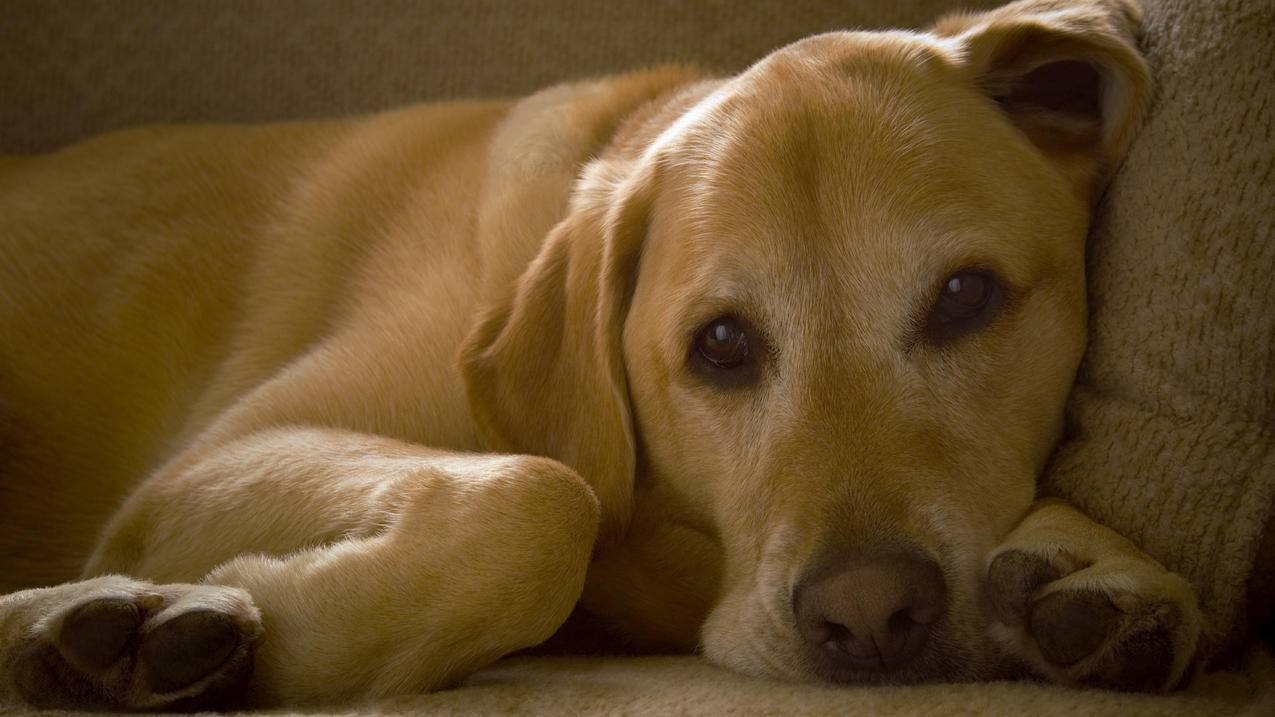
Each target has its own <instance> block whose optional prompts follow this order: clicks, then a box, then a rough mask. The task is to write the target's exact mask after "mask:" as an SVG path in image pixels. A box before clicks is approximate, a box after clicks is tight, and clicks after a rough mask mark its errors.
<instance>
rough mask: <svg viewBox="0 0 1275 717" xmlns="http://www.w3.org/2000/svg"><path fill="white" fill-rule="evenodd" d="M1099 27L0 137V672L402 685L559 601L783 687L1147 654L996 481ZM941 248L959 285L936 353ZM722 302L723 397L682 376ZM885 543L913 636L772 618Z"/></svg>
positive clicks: (1175, 648) (25, 677)
mask: <svg viewBox="0 0 1275 717" xmlns="http://www.w3.org/2000/svg"><path fill="white" fill-rule="evenodd" d="M1137 19H1138V12H1137V10H1136V8H1135V7H1134V6H1132V5H1131V4H1129V3H1127V2H1117V1H1115V0H1112V1H1111V2H1100V1H1097V0H1093V1H1089V2H1074V3H1072V2H1061V1H1053V2H1051V1H1049V0H1040V1H1035V2H1032V1H1028V2H1022V3H1016V4H1014V5H1010V6H1007V7H1005V8H1002V9H1001V10H999V11H995V12H992V13H988V14H982V15H967V16H956V17H952V18H948V19H946V20H944V21H942V22H940V23H939V24H938V25H937V26H936V27H935V28H934V29H933V30H931V31H930V32H927V33H912V32H888V33H857V32H856V33H833V34H828V35H822V36H817V37H813V38H809V39H807V40H804V41H801V42H798V43H796V44H793V45H791V46H788V47H785V48H782V49H780V50H778V51H776V52H775V53H773V54H771V55H770V56H768V57H767V58H765V59H763V60H762V61H761V62H759V63H758V64H756V65H755V66H753V67H752V68H750V69H749V70H747V71H746V72H744V73H743V74H741V75H739V76H737V77H733V78H729V79H725V80H722V79H711V78H707V77H704V76H702V75H700V74H698V73H697V72H695V71H692V70H686V69H679V68H670V69H662V70H655V71H651V72H643V73H637V74H631V75H625V76H621V77H615V78H608V79H604V80H599V81H594V82H585V83H579V84H570V85H563V86H559V87H555V88H552V89H549V90H546V91H544V92H541V93H539V94H537V95H534V96H532V97H530V98H528V99H526V100H523V101H521V102H517V103H510V102H467V103H452V104H441V105H425V106H419V107H413V108H409V109H406V110H402V111H398V112H392V113H388V114H383V115H379V116H374V117H369V118H365V119H358V120H350V121H341V122H327V123H311V124H287V125H275V126H265V127H180V128H176V127H168V128H148V129H140V130H133V131H128V132H122V133H117V134H113V135H109V136H106V137H102V138H99V139H96V140H93V141H90V142H86V143H83V144H80V145H77V146H74V147H71V148H69V149H66V150H63V151H61V152H59V153H57V154H54V155H51V156H47V157H40V158H9V159H4V160H3V161H2V162H0V258H2V261H0V398H2V399H3V403H0V441H3V443H0V525H3V529H2V530H0V561H3V562H2V563H0V571H2V572H0V588H3V590H4V591H5V592H8V591H13V590H21V591H20V592H15V593H13V594H11V595H8V596H6V597H3V598H0V699H3V700H6V701H10V702H21V701H23V700H26V701H28V702H31V703H34V704H38V705H46V706H64V707H103V706H105V707H125V708H143V707H155V706H168V707H192V706H202V705H210V704H221V703H224V701H226V700H233V699H239V698H240V697H242V698H243V699H244V700H246V701H247V702H248V703H250V704H278V703H302V702H315V701H332V700H340V699H347V698H352V697H356V696H362V695H383V694H392V693H400V692H405V691H414V690H426V689H433V688H437V687H440V686H444V685H448V684H453V683H455V682H456V681H457V680H459V679H461V678H462V677H464V676H465V675H466V674H468V673H469V672H471V671H473V670H475V669H477V668H479V667H481V666H482V665H484V664H486V663H489V662H490V661H492V660H494V659H496V658H498V657H499V656H501V655H503V654H506V653H509V652H511V651H514V650H518V649H521V648H525V647H528V646H531V645H536V644H537V643H540V642H542V641H544V640H546V639H547V638H549V637H550V636H551V635H554V634H555V632H558V631H559V629H560V628H561V627H562V626H563V624H564V622H567V621H568V617H569V616H571V615H572V614H573V613H574V618H573V619H572V620H570V624H571V625H572V626H573V627H572V629H573V630H574V631H575V632H577V633H581V632H583V633H585V634H587V635H589V636H591V637H592V638H594V640H595V643H602V644H603V646H605V647H613V648H622V649H656V648H663V649H682V650H691V649H695V648H696V647H697V646H699V647H702V649H703V650H704V652H705V653H706V654H707V656H708V657H709V658H710V659H713V660H716V661H718V662H720V663H723V664H726V665H729V666H732V667H735V668H738V669H741V670H745V671H749V672H754V673H760V674H771V675H780V676H785V677H789V678H794V679H813V678H820V677H822V678H829V679H834V680H843V681H917V680H936V679H975V678H980V677H987V676H992V675H996V674H1004V672H1003V669H1004V664H1005V662H1006V659H1008V662H1009V663H1011V664H1017V665H1021V666H1025V667H1027V668H1028V669H1030V670H1031V671H1033V672H1035V673H1037V674H1039V675H1043V676H1045V677H1048V678H1051V679H1054V680H1057V681H1060V682H1065V683H1085V684H1089V683H1094V684H1107V685H1112V686H1117V687H1126V688H1139V689H1163V688H1166V687H1170V686H1172V685H1174V684H1177V683H1179V681H1180V680H1181V679H1182V678H1183V677H1184V675H1185V674H1186V673H1187V672H1188V663H1189V660H1190V658H1191V656H1192V654H1193V653H1194V651H1195V648H1196V643H1197V638H1198V636H1199V634H1200V631H1201V621H1200V617H1199V615H1198V612H1197V609H1196V606H1195V598H1194V594H1193V592H1192V590H1191V588H1190V586H1189V585H1188V584H1187V583H1186V582H1185V581H1184V580H1183V579H1181V578H1180V577H1178V576H1176V575H1174V574H1172V573H1169V572H1167V571H1165V570H1164V569H1163V568H1162V567H1160V566H1159V565H1158V564H1157V563H1155V562H1154V561H1153V560H1152V559H1151V558H1150V557H1148V556H1146V555H1145V554H1143V553H1141V552H1140V551H1138V550H1137V549H1136V548H1134V547H1133V546H1132V545H1131V544H1129V543H1128V542H1127V541H1126V540H1124V539H1123V538H1121V537H1120V536H1117V535H1115V534H1114V533H1112V532H1111V531H1109V530H1107V529H1106V528H1103V527H1101V526H1098V525H1095V524H1093V523H1092V522H1090V521H1089V520H1088V519H1087V518H1085V517H1084V516H1082V515H1080V514H1079V513H1077V512H1076V511H1075V510H1074V509H1072V508H1070V507H1068V506H1067V505H1065V504H1061V503H1052V502H1044V503H1040V504H1037V505H1036V506H1035V507H1034V508H1033V507H1032V502H1033V498H1034V492H1035V491H1034V480H1035V477H1036V476H1037V474H1038V473H1039V472H1040V471H1041V470H1042V468H1043V466H1044V465H1045V462H1046V460H1047V458H1048V456H1049V453H1050V451H1051V449H1052V447H1053V445H1054V443H1055V441H1056V440H1057V439H1058V437H1059V435H1060V432H1061V423H1062V408H1063V404H1064V400H1065V397H1066V395H1067V392H1068V389H1069V386H1070V383H1071V380H1072V378H1073V375H1074V372H1075V370H1076V366H1077V364H1078V362H1079V360H1080V357H1081V354H1082V351H1083V347H1084V343H1085V288H1084V277H1083V254H1084V249H1083V243H1084V238H1085V234H1086V231H1087V226H1088V220H1089V212H1090V207H1091V204H1092V202H1093V200H1094V197H1095V194H1096V193H1097V192H1098V190H1099V188H1100V185H1101V182H1102V177H1103V176H1104V175H1105V173H1106V172H1108V171H1109V170H1110V168H1111V167H1112V166H1113V165H1114V164H1115V163H1116V162H1117V161H1118V160H1119V157H1120V156H1121V153H1122V151H1123V149H1124V147H1125V146H1126V145H1127V143H1128V141H1129V139H1130V137H1131V134H1132V132H1133V131H1134V128H1135V125H1136V123H1137V120H1138V117H1139V115H1140V113H1141V111H1142V110H1143V108H1144V107H1145V106H1146V103H1147V99H1148V95H1149V91H1150V90H1149V79H1148V76H1147V71H1146V69H1145V66H1144V64H1143V62H1142V60H1141V59H1140V57H1139V56H1138V54H1137V51H1136V49H1135V47H1134V44H1133V43H1134V40H1133V37H1134V32H1135V30H1136V27H1137ZM967 267H975V268H978V269H980V270H984V271H987V272H991V273H993V274H995V276H997V277H999V280H1000V281H1001V282H1002V283H1003V291H1004V295H1003V302H1002V305H1000V306H999V307H998V308H997V309H996V311H995V312H994V315H993V316H991V318H990V320H989V322H988V323H987V324H986V325H985V326H982V327H981V328H978V329H977V330H974V331H971V332H969V333H967V334H965V335H962V336H960V337H958V338H956V339H954V340H943V341H940V340H937V339H935V338H934V337H933V336H931V335H930V333H929V332H928V329H927V323H926V322H927V317H928V316H930V314H931V312H932V311H933V309H932V307H933V306H934V305H935V302H936V299H937V297H938V295H939V292H940V290H941V288H942V287H943V286H944V284H945V282H946V280H947V278H948V277H950V276H952V275H954V274H955V273H957V272H958V271H960V270H962V269H963V268H967ZM723 315H729V316H734V317H737V318H739V319H741V320H742V321H744V322H746V323H747V324H748V325H749V326H750V327H751V331H752V332H753V333H752V334H751V338H752V340H753V342H754V343H753V346H754V349H755V353H754V364H753V365H752V366H751V368H750V369H749V370H750V371H752V372H753V374H752V375H751V376H750V377H749V379H748V380H747V381H745V382H743V383H731V384H730V385H727V383H723V382H722V381H721V380H719V379H720V377H719V376H716V375H715V374H713V370H712V369H711V368H710V369H704V368H703V367H702V366H701V367H697V366H696V364H695V360H696V358H695V348H694V346H695V341H696V337H697V336H698V335H699V334H700V332H701V331H702V330H703V329H704V327H705V326H706V325H708V324H709V323H710V322H711V321H712V320H714V319H715V318H716V317H719V316H723ZM763 348H764V350H763ZM899 551H903V552H899ZM903 554H907V555H912V556H920V557H915V558H914V560H915V561H922V562H926V563H927V564H928V563H933V564H936V565H938V566H939V569H940V570H941V577H940V579H939V583H940V584H941V585H942V586H943V591H945V592H943V593H942V594H943V595H944V597H943V598H942V599H939V598H936V599H938V600H939V602H938V603H937V604H939V605H940V606H941V608H942V609H941V611H940V613H939V614H938V616H937V617H936V618H935V619H934V620H933V623H932V624H930V625H929V628H928V629H929V640H928V642H927V643H925V646H924V648H923V649H922V650H921V651H920V653H919V654H918V655H917V656H916V657H915V659H912V660H910V661H908V662H907V663H906V664H903V665H900V666H897V667H895V668H894V669H881V670H869V669H857V668H854V669H848V668H846V667H845V665H844V664H841V663H838V662H836V660H832V661H831V662H830V661H829V660H828V659H827V655H826V654H824V653H823V652H821V650H822V647H821V646H820V645H818V644H813V645H812V644H808V643H809V639H807V638H803V634H804V633H803V632H802V629H803V628H802V626H801V625H799V623H800V621H801V620H800V618H798V617H796V616H795V614H796V613H800V612H801V611H800V609H797V608H794V604H795V603H796V602H799V600H798V598H799V597H800V593H801V592H802V591H803V590H806V589H808V588H810V586H811V585H818V584H821V583H820V581H824V583H826V582H827V580H832V579H834V578H826V579H825V577H826V576H827V575H829V574H831V575H834V576H841V577H836V578H835V579H843V578H844V579H845V580H847V581H848V582H846V584H845V585H846V589H845V591H844V592H845V595H844V596H835V595H834V597H833V598H831V599H832V600H833V602H835V603H838V604H840V602H847V604H849V605H850V606H851V608H854V606H855V605H857V604H858V603H856V602H855V601H856V600H860V599H864V600H867V599H877V598H860V597H859V596H858V594H859V593H862V594H864V595H871V594H875V593H873V591H877V592H881V591H886V592H888V591H889V590H895V589H896V588H897V590H901V591H903V592H904V593H908V591H914V590H915V587H914V586H913V585H912V583H911V582H910V581H911V578H910V577H909V576H908V575H905V574H903V573H900V572H899V569H896V567H895V563H894V562H892V560H890V559H878V558H874V557H872V556H874V555H886V556H894V555H903ZM865 556H866V557H865ZM86 559H87V563H86V562H85V561H86ZM910 559H913V558H910ZM904 562H906V561H904ZM861 564H867V565H869V566H871V568H872V570H874V571H876V572H873V573H864V572H862V571H861V570H860V568H859V567H855V566H860V565H861ZM856 570H859V571H860V572H855V571H856ZM869 574H871V575H875V576H876V578H873V579H872V580H870V581H868V582H870V584H867V583H863V582H862V579H864V576H865V575H869ZM847 575H848V576H851V577H856V579H860V583H855V581H854V580H850V579H849V578H847V577H845V576H847ZM77 578H78V579H80V581H79V582H65V581H74V580H76V579H77ZM59 583H62V584H59ZM49 585H56V587H41V586H49ZM27 588H31V589H27ZM856 591H858V592H856ZM908 594H911V593H908ZM881 599H883V600H888V599H894V598H893V597H889V596H887V597H885V598H881ZM909 599H910V598H909ZM839 601H840V602H839ZM829 609H840V608H835V607H834V608H829ZM832 622H835V621H834V620H832V619H831V618H829V620H828V624H831V623H832ZM262 634H264V639H261V640H258V639H257V637H258V635H262ZM819 639H822V638H819ZM816 642H818V640H816ZM192 655H193V656H192ZM882 660H883V665H882V666H883V667H884V666H885V665H884V662H885V658H882ZM254 661H255V671H253V673H252V677H251V680H250V681H248V682H247V690H246V692H245V693H244V694H243V695H239V692H238V690H239V688H240V687H242V686H243V684H244V683H245V680H246V679H247V678H246V675H247V674H248V672H249V666H250V665H251V664H252V663H253V662H254Z"/></svg>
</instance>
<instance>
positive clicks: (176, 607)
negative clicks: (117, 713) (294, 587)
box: [12, 580, 262, 711]
mask: <svg viewBox="0 0 1275 717" xmlns="http://www.w3.org/2000/svg"><path fill="white" fill-rule="evenodd" d="M88 590H89V591H90V592H89V594H87V595H71V596H70V598H69V599H64V598H61V597H60V596H58V597H57V598H55V599H57V600H58V603H57V604H56V606H55V607H54V608H53V609H52V610H50V611H49V612H48V617H47V618H46V619H43V620H42V621H41V622H39V623H37V624H35V625H33V626H32V627H31V630H30V632H29V633H28V634H27V635H26V637H25V638H24V641H23V643H22V644H21V645H19V646H17V647H16V655H15V660H14V662H13V663H12V670H13V672H12V679H13V684H14V685H15V686H16V687H17V691H18V694H19V695H21V696H22V698H23V699H25V700H26V701H27V702H28V703H29V704H30V705H32V706H34V707H42V708H51V709H72V710H84V709H93V710H154V709H166V710H181V711H186V710H196V709H213V708H217V707H222V706H225V705H227V704H229V703H231V702H232V701H233V700H234V699H235V698H236V697H237V696H238V695H239V694H240V693H241V692H242V689H243V688H244V686H246V685H247V683H248V679H249V677H250V676H251V674H252V663H253V647H254V644H255V642H256V640H257V638H258V637H259V636H260V634H261V631H262V628H261V619H260V615H259V613H258V612H257V609H256V608H255V607H254V606H253V605H252V600H251V598H250V597H249V596H248V594H247V593H245V592H244V591H242V590H239V589H237V588H230V587H222V586H215V585H160V586H152V585H149V584H147V583H142V582H140V581H126V580H113V581H112V582H110V583H107V584H105V585H103V584H102V582H101V581H99V583H98V584H97V585H92V586H90V587H89V588H88Z"/></svg>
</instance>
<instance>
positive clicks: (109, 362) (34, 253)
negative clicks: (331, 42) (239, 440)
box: [0, 103, 506, 591]
mask: <svg viewBox="0 0 1275 717" xmlns="http://www.w3.org/2000/svg"><path fill="white" fill-rule="evenodd" d="M505 107H506V105H505V104H504V103H469V104H455V105H438V106H421V107H416V108H412V109H408V110H404V111H401V112H396V113H391V114H387V115H381V116H377V117H374V118H369V119H367V120H363V121H353V122H328V123H314V124H294V125H274V126H265V127H186V128H179V127H160V128H146V129H141V130H132V131H126V132H121V133H116V134H113V135H108V136H105V137H102V138H99V139H95V140H92V141H89V142H86V143H83V144H80V145H76V146H73V147H71V148H68V149H66V150H63V151H61V152H58V153H56V154H53V155H49V156H46V157H33V158H4V159H3V160H2V161H0V413H2V414H3V415H0V525H4V526H5V530H4V531H3V534H0V591H9V590H14V589H17V588H21V587H26V586H30V585H37V584H49V583H54V582H59V581H62V580H66V579H70V578H72V577H74V576H75V575H77V574H78V572H79V570H80V567H81V564H82V562H83V560H84V558H85V556H86V555H87V554H88V552H89V551H90V550H91V549H92V546H93V542H94V541H95V539H96V537H97V534H98V531H99V530H100V529H101V526H102V524H103V522H104V521H105V520H106V519H107V518H108V517H109V516H110V514H111V513H112V512H113V511H114V510H115V509H116V508H117V507H118V505H119V502H120V501H121V499H122V498H123V496H124V495H125V494H126V493H127V491H128V490H129V488H130V487H131V485H133V484H134V483H135V482H136V481H137V480H139V479H140V478H142V477H144V476H145V475H146V473H147V472H148V470H150V469H151V468H153V467H154V466H155V465H156V464H157V463H158V462H160V461H162V460H163V459H164V458H165V457H167V456H169V455H171V453H172V452H173V451H175V450H177V449H178V448H180V446H181V444H182V442H183V441H184V440H187V439H189V437H190V436H192V435H193V434H195V433H196V432H198V431H199V429H200V428H202V427H204V426H205V425H207V423H208V422H209V421H210V420H211V419H212V417H214V416H215V415H216V414H217V413H219V412H220V411H221V410H223V409H225V407H226V406H228V405H229V404H230V403H231V402H233V401H234V400H235V399H236V398H237V397H238V396H240V395H242V394H243V393H244V392H245V391H247V390H250V389H251V388H252V387H253V386H255V385H258V384H260V383H261V382H262V381H263V380H265V379H266V378H268V377H269V376H270V375H272V374H273V373H274V372H276V371H277V370H278V369H279V367H281V366H283V365H285V364H286V363H288V362H289V361H290V360H292V359H293V358H295V357H296V356H298V355H299V354H300V353H302V352H303V351H305V350H306V349H307V347H309V346H310V345H312V344H313V343H314V342H315V340H316V339H317V338H318V337H320V336H321V335H322V334H323V333H324V332H326V331H328V330H330V329H331V328H332V327H331V326H330V322H331V319H332V317H333V315H334V314H336V313H339V312H340V311H341V304H342V302H347V301H348V300H349V299H350V295H351V294H352V293H353V291H356V290H357V291H362V290H363V288H362V287H360V288H358V289H352V288H351V287H350V283H351V282H353V281H356V280H358V276H359V275H358V272H357V271H352V269H353V268H354V267H359V266H365V265H367V264H368V263H369V262H375V263H384V264H386V265H394V264H395V263H397V265H398V266H399V268H400V269H401V271H402V272H403V273H404V275H405V276H418V277H420V280H421V281H422V283H425V284H428V285H429V287H428V288H427V289H426V290H424V291H423V292H422V293H423V295H424V296H431V295H437V294H435V293H433V292H435V291H440V292H446V293H447V294H448V296H449V307H448V310H449V311H450V312H460V313H464V305H465V304H466V303H467V302H466V301H465V300H464V297H465V296H466V289H465V285H466V284H467V283H469V282H466V281H464V280H463V275H460V274H458V272H456V271H438V270H437V269H439V268H441V267H440V266H439V265H440V264H445V263H448V262H451V263H454V262H456V261H458V260H462V255H463V252H459V253H458V252H456V251H451V250H449V249H448V247H446V246H443V244H451V245H456V244H458V243H462V242H464V241H465V236H466V232H464V231H458V230H457V228H456V227H447V228H446V231H444V227H443V226H442V225H443V224H447V223H456V222H463V221H464V217H466V216H467V213H466V209H465V206H466V205H465V203H466V202H467V201H468V202H471V203H472V201H473V200H474V198H476V197H477V196H478V195H479V191H478V183H479V182H480V181H481V176H480V175H481V172H482V169H483V167H484V166H485V162H484V161H482V159H483V154H484V152H485V146H486V140H487V139H488V138H489V136H490V134H491V130H492V128H493V126H494V125H495V123H496V122H497V121H498V120H499V118H500V117H501V115H502V114H503V113H504V110H505ZM466 168H468V171H467V170H466ZM412 193H421V197H420V200H419V201H411V200H409V198H408V197H409V195H410V194H412ZM439 195H445V196H439ZM439 200H442V201H439ZM431 206H433V207H436V209H435V211H433V212H432V213H431V212H430V211H429V210H428V207H431ZM469 213H472V208H471V211H470V212H469ZM395 222H400V224H401V223H406V224H407V225H408V226H409V227H414V228H417V229H419V228H421V227H429V226H434V227H437V228H438V231H436V232H431V234H432V236H419V232H403V231H401V229H402V227H401V226H398V227H396V226H394V223H395ZM405 234H412V235H414V236H413V237H412V238H413V239H414V240H415V241H417V242H419V246H417V247H416V248H415V249H414V250H413V251H409V252H397V253H398V257H397V258H398V260H399V261H397V262H388V263H387V262H381V261H378V258H377V255H378V254H384V253H385V252H390V253H395V250H394V249H393V248H387V247H386V244H387V243H389V242H390V241H391V240H393V239H395V238H398V239H403V238H405ZM381 258H382V259H383V258H384V257H383V256H382V257H381ZM413 262H421V263H423V264H427V265H430V267H431V270H429V271H426V270H425V268H424V267H423V266H417V267H415V268H413V267H412V266H411V264H412V263H413ZM383 269H384V267H381V269H379V270H378V271H380V272H381V274H382V278H383V280H385V281H386V282H387V283H391V284H392V283H393V279H391V278H389V277H384V276H383V274H384V271H383ZM449 277H450V280H449ZM449 281H450V283H454V284H455V286H451V287H448V286H445V284H447V283H449ZM457 299H461V300H460V301H459V302H458V301H457ZM411 310H414V311H419V310H420V307H412V309H411ZM419 318H420V320H422V321H425V322H428V321H429V317H427V316H420V317H419Z"/></svg>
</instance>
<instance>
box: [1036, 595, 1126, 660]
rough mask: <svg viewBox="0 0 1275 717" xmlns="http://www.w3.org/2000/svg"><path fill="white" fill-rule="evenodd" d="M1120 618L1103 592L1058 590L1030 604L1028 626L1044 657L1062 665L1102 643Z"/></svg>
mask: <svg viewBox="0 0 1275 717" xmlns="http://www.w3.org/2000/svg"><path fill="white" fill-rule="evenodd" d="M1119 618H1120V614H1119V611H1118V610H1117V609H1116V606H1115V605H1112V604H1111V600H1109V599H1108V598H1107V596H1106V595H1103V594H1101V593H1096V592H1074V591H1060V592H1056V593H1051V594H1050V595H1047V596H1045V597H1043V598H1041V599H1040V601H1039V602H1037V603H1036V604H1035V606H1033V607H1032V615H1031V630H1032V634H1033V635H1034V636H1035V637H1036V644H1037V645H1039V646H1040V651H1041V654H1042V655H1044V657H1045V659H1046V660H1049V661H1050V662H1052V663H1054V664H1056V665H1062V666H1064V667H1065V666H1069V665H1074V664H1076V663H1077V662H1079V661H1081V660H1082V659H1084V658H1086V657H1088V656H1089V655H1092V654H1093V653H1094V652H1095V651H1096V650H1097V649H1098V648H1099V647H1101V646H1102V644H1103V642H1105V641H1106V640H1107V637H1108V636H1109V635H1111V634H1112V632H1114V631H1115V630H1116V628H1117V626H1118V625H1117V623H1118V621H1119Z"/></svg>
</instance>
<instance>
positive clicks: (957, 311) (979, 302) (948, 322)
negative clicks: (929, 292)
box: [926, 270, 1001, 341]
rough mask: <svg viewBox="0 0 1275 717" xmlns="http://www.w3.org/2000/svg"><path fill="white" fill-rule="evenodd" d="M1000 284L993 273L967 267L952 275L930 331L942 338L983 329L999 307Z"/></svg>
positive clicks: (933, 311)
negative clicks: (967, 268)
mask: <svg viewBox="0 0 1275 717" xmlns="http://www.w3.org/2000/svg"><path fill="white" fill-rule="evenodd" d="M1000 297H1001V289H1000V284H999V283H998V282H997V280H996V277H995V276H993V275H992V274H991V273H989V272H985V271H976V270H964V271H958V272H956V273H955V274H952V275H951V276H949V277H948V278H947V279H946V280H944V282H943V286H942V287H941V288H940V289H939V297H938V300H937V301H936V302H935V303H934V308H932V309H931V310H930V316H929V320H928V321H927V325H926V330H927V331H928V332H929V334H930V335H931V337H933V338H935V339H938V340H940V341H945V340H950V339H954V338H958V337H960V336H962V335H964V334H967V333H969V332H971V331H974V330H976V329H979V328H982V327H983V326H984V325H985V324H986V323H987V322H988V321H990V320H991V318H992V316H993V315H994V314H995V312H996V309H997V308H999V305H1000Z"/></svg>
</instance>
